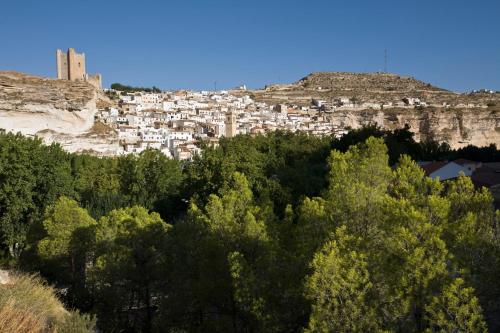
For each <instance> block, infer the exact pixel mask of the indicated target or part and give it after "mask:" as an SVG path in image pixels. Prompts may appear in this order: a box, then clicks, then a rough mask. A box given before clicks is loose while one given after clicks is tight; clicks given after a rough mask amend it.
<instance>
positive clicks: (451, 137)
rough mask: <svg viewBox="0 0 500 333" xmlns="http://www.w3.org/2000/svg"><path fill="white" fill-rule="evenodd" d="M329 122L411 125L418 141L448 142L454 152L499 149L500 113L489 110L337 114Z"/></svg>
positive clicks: (347, 112) (430, 109)
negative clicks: (472, 147)
mask: <svg viewBox="0 0 500 333" xmlns="http://www.w3.org/2000/svg"><path fill="white" fill-rule="evenodd" d="M329 118H330V121H331V122H332V123H333V124H335V125H337V126H338V127H339V128H345V127H351V128H359V127H361V126H363V125H367V124H378V125H379V126H381V127H383V128H387V129H395V128H402V127H404V126H405V125H410V128H411V130H412V132H414V133H415V139H416V140H425V139H433V140H437V141H440V142H442V141H445V142H448V143H449V144H450V145H451V146H452V147H453V148H460V147H463V146H467V145H469V144H472V145H475V146H486V145H489V144H491V143H495V144H497V145H500V111H499V110H497V109H495V110H493V109H489V108H476V109H448V108H439V109H434V108H425V109H423V110H416V109H389V110H378V111H377V110H364V111H336V112H334V113H333V114H331V115H329Z"/></svg>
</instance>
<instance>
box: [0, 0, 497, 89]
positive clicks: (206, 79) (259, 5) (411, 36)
mask: <svg viewBox="0 0 500 333" xmlns="http://www.w3.org/2000/svg"><path fill="white" fill-rule="evenodd" d="M0 1H1V4H0V37H1V38H0V70H7V69H8V70H17V71H22V72H27V73H32V74H36V75H42V76H55V73H56V71H55V50H56V49H57V48H61V49H67V48H68V47H74V48H76V49H77V51H83V52H85V54H86V56H87V72H89V73H94V72H100V73H102V75H103V79H104V85H105V86H109V85H110V84H111V83H112V82H120V83H125V84H132V85H144V86H152V85H156V86H158V87H161V88H163V89H176V88H192V89H210V88H213V85H214V81H217V82H218V87H219V88H230V87H233V86H236V85H239V84H247V86H249V87H253V88H257V87H262V86H264V85H265V84H268V83H276V82H293V81H296V80H298V79H300V78H301V77H303V76H305V75H307V74H308V73H311V72H314V71H354V72H374V71H378V70H382V69H383V67H384V49H387V50H388V69H389V71H390V72H394V73H398V74H402V75H411V76H414V77H416V78H418V79H421V80H424V81H427V82H431V83H433V84H435V85H438V86H441V87H444V88H447V89H451V90H455V91H465V90H470V89H477V88H483V87H484V88H489V89H495V90H500V18H499V17H500V16H499V15H500V1H499V0H489V1H482V0H474V1H470V0H467V1H466V0H453V1H452V0H433V1H429V0H418V1H417V0H412V1H410V0H394V1H385V0H365V1H359V0H358V1H356V0H351V1H334V0H321V1H320V0H317V1H316V0H301V1H299V0H296V1H295V0H287V1H285V0H283V1H277V0H267V1H261V0H252V1H239V0H232V1H230V0H219V1H217V0H213V1H210V0H205V1H201V0H200V1H194V0H182V1H180V0H179V1H168V0H164V1H160V0H156V1H153V0H150V1H148V0H141V1H129V0H121V1H114V0H99V1H97V0H85V1H72V0H66V1H60V0H47V1H41V0H31V1H30V0H15V1H14V0H12V1H8V0H0Z"/></svg>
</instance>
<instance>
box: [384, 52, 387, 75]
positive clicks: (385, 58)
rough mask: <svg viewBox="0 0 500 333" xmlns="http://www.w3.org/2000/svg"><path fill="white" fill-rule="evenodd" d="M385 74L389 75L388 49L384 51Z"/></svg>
mask: <svg viewBox="0 0 500 333" xmlns="http://www.w3.org/2000/svg"><path fill="white" fill-rule="evenodd" d="M384 73H387V49H385V50H384Z"/></svg>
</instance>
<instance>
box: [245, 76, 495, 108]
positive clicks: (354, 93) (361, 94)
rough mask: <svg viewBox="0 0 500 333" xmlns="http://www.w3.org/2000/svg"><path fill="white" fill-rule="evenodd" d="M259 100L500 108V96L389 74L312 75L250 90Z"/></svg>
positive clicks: (298, 102)
mask: <svg viewBox="0 0 500 333" xmlns="http://www.w3.org/2000/svg"><path fill="white" fill-rule="evenodd" d="M252 93H253V95H254V97H255V99H256V100H258V101H263V102H267V103H271V104H276V103H296V104H299V105H310V103H311V100H312V99H324V100H331V99H333V98H339V97H347V98H353V97H355V98H356V99H357V100H359V101H361V102H368V103H384V102H392V103H395V102H400V101H401V100H402V99H403V98H420V99H422V100H423V101H425V102H427V103H429V104H434V105H435V106H442V105H443V103H446V104H449V105H451V106H457V105H467V104H471V103H473V104H475V105H480V104H484V105H487V104H496V105H498V106H500V94H498V93H495V94H480V93H478V94H460V93H455V92H452V91H449V90H446V89H443V88H439V87H436V86H433V85H432V84H430V83H426V82H423V81H419V80H417V79H415V78H412V77H405V76H400V75H396V74H389V73H348V72H318V73H312V74H309V75H308V76H306V77H304V78H302V79H300V80H299V81H297V82H295V83H291V84H274V85H269V86H266V87H265V88H264V89H258V90H255V91H252Z"/></svg>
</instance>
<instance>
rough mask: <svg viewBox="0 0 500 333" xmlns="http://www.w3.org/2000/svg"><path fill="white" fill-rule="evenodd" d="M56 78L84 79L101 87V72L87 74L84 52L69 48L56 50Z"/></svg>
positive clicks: (98, 87)
mask: <svg viewBox="0 0 500 333" xmlns="http://www.w3.org/2000/svg"><path fill="white" fill-rule="evenodd" d="M56 61H57V78H58V79H60V80H70V81H85V82H88V83H90V84H91V85H93V86H94V87H96V88H97V89H101V86H102V82H101V74H94V75H89V74H87V73H86V72H85V53H76V52H75V49H73V48H69V49H68V51H67V52H66V53H64V52H63V51H61V50H57V51H56Z"/></svg>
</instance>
